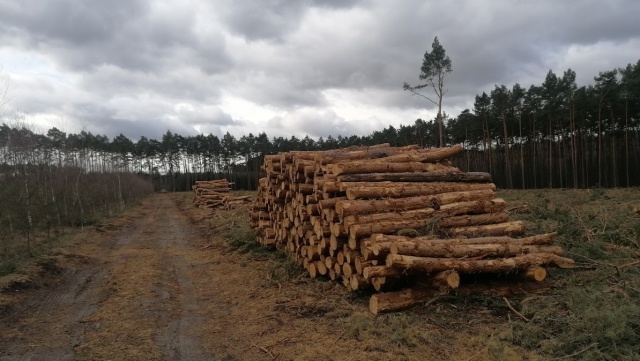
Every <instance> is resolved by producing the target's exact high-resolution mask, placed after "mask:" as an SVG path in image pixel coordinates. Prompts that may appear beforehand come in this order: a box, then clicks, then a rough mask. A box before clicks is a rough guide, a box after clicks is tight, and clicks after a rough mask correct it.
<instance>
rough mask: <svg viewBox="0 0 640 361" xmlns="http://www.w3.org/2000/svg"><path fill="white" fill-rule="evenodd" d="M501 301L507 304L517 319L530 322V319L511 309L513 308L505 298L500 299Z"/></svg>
mask: <svg viewBox="0 0 640 361" xmlns="http://www.w3.org/2000/svg"><path fill="white" fill-rule="evenodd" d="M502 299H503V300H504V302H505V303H506V304H507V307H509V309H510V310H511V311H512V312H513V313H515V314H516V315H517V316H518V317H520V318H521V319H523V320H525V321H526V322H531V320H530V319H528V318H526V317H525V316H524V315H523V314H521V313H520V312H518V311H516V309H515V308H513V306H511V304H510V303H509V300H508V299H507V298H506V297H502Z"/></svg>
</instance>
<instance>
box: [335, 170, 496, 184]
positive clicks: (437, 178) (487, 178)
mask: <svg viewBox="0 0 640 361" xmlns="http://www.w3.org/2000/svg"><path fill="white" fill-rule="evenodd" d="M338 182H468V183H490V182H491V175H490V174H489V173H480V172H468V173H447V172H426V173H411V172H409V173H369V174H346V175H341V176H339V177H338Z"/></svg>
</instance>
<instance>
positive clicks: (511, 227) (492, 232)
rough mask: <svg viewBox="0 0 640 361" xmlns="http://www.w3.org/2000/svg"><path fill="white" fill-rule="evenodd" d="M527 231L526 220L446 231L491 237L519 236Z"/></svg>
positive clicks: (450, 233)
mask: <svg viewBox="0 0 640 361" xmlns="http://www.w3.org/2000/svg"><path fill="white" fill-rule="evenodd" d="M524 231H525V226H524V222H522V221H512V222H504V223H498V224H488V225H484V226H469V227H454V228H448V229H447V230H446V232H447V233H448V234H449V235H451V236H463V237H490V236H518V235H521V234H523V233H524Z"/></svg>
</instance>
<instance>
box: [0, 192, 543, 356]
mask: <svg viewBox="0 0 640 361" xmlns="http://www.w3.org/2000/svg"><path fill="white" fill-rule="evenodd" d="M210 217H211V216H210V215H209V214H208V213H206V212H203V211H201V210H197V209H193V207H190V205H189V196H188V195H186V194H182V195H170V194H158V195H154V196H152V197H150V198H149V199H147V200H146V201H145V202H144V203H143V204H142V205H141V206H140V207H138V208H137V209H135V210H133V211H130V212H128V213H127V214H126V215H124V216H121V217H119V218H117V219H115V220H112V221H111V222H110V223H109V224H106V225H101V226H98V227H95V228H93V229H88V230H85V231H83V232H82V233H80V234H79V235H78V237H77V239H76V240H75V242H74V243H73V245H72V246H70V247H67V248H65V249H62V250H59V251H58V252H56V253H55V254H54V255H53V256H52V257H50V258H47V259H45V260H43V261H41V262H39V266H38V267H39V268H38V270H37V271H34V273H33V274H32V275H31V276H30V279H29V280H24V279H20V280H19V281H20V282H14V283H13V284H12V285H11V286H10V287H8V288H6V289H5V290H4V291H3V292H2V293H1V298H2V299H0V301H1V302H0V315H1V316H2V319H1V320H0V361H9V360H12V361H13V360H32V361H36V360H194V361H198V360H225V361H232V360H275V359H277V360H312V359H318V360H497V359H502V360H536V359H539V358H537V357H536V356H535V355H530V354H528V353H527V352H524V351H522V350H518V349H515V348H514V347H513V346H511V345H510V344H509V343H508V342H503V340H505V339H508V337H509V329H510V328H509V327H510V326H509V323H508V322H509V321H508V311H505V310H504V309H502V310H501V311H500V312H494V311H492V310H491V309H490V308H487V307H484V306H482V305H478V303H473V302H467V301H466V300H463V301H450V302H436V303H434V304H432V305H429V306H428V307H424V308H418V309H417V310H413V311H411V312H404V313H398V314H394V315H382V316H378V317H374V316H372V315H370V314H369V312H368V309H367V299H368V298H367V297H366V295H365V296H358V295H352V294H350V293H349V292H347V291H346V290H345V289H344V287H342V286H341V285H338V284H335V283H333V282H328V281H319V280H310V279H308V278H306V277H300V278H296V279H287V280H286V282H285V281H282V282H280V281H279V280H278V274H281V272H282V271H283V270H282V268H281V267H282V260H278V259H275V258H274V257H273V256H272V255H260V254H253V253H249V254H239V253H237V252H235V251H233V250H231V249H229V248H228V247H227V246H225V244H224V242H223V240H221V239H220V236H219V235H217V234H216V231H215V225H213V224H212V222H211V221H210ZM503 308H504V307H503Z"/></svg>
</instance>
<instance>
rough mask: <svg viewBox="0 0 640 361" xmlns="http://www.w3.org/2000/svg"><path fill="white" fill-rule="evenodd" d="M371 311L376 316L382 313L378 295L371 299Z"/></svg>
mask: <svg viewBox="0 0 640 361" xmlns="http://www.w3.org/2000/svg"><path fill="white" fill-rule="evenodd" d="M369 311H371V313H373V314H374V315H377V314H378V313H380V311H381V310H380V309H379V308H378V295H373V296H371V298H369Z"/></svg>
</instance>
